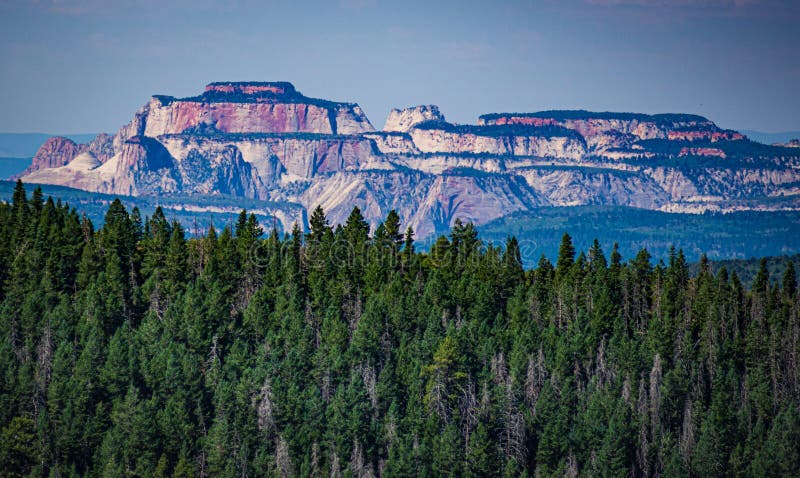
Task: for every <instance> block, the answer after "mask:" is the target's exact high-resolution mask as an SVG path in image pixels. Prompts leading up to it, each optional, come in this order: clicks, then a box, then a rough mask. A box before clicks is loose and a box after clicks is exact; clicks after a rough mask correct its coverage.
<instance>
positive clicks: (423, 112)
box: [383, 105, 445, 133]
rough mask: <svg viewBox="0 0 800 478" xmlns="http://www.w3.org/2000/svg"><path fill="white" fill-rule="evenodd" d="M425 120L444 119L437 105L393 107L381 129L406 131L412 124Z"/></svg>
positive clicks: (398, 131)
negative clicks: (400, 108)
mask: <svg viewBox="0 0 800 478" xmlns="http://www.w3.org/2000/svg"><path fill="white" fill-rule="evenodd" d="M426 121H445V119H444V115H443V114H442V113H441V112H440V111H439V107H438V106H436V105H419V106H413V107H411V108H405V109H402V110H399V109H397V108H395V109H393V110H392V111H390V112H389V117H388V118H386V124H385V125H384V126H383V130H384V131H389V132H397V133H407V132H408V131H409V130H410V129H411V128H413V127H414V126H416V125H418V124H420V123H425V122H426Z"/></svg>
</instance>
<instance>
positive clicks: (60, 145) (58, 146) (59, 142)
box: [21, 136, 81, 176]
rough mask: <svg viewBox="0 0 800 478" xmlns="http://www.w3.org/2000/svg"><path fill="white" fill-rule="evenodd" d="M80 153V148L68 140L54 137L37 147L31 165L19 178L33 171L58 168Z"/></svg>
mask: <svg viewBox="0 0 800 478" xmlns="http://www.w3.org/2000/svg"><path fill="white" fill-rule="evenodd" d="M80 152H81V147H80V146H79V145H77V144H76V143H75V141H72V140H71V139H69V138H63V137H61V136H55V137H52V138H50V139H48V140H47V141H45V142H44V144H43V145H42V146H41V147H39V150H38V151H36V155H35V156H34V157H33V160H31V165H30V166H28V167H27V169H25V171H23V172H22V174H21V176H25V175H28V174H30V173H32V172H34V171H39V170H40V169H47V168H58V167H61V166H64V165H65V164H67V163H69V162H70V161H72V159H73V158H75V156H77V155H78V154H79V153H80Z"/></svg>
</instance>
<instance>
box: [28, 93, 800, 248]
mask: <svg viewBox="0 0 800 478" xmlns="http://www.w3.org/2000/svg"><path fill="white" fill-rule="evenodd" d="M787 146H791V145H787ZM795 151H797V154H794V152H795ZM23 180H24V181H26V182H32V183H47V184H58V185H64V186H71V187H77V188H81V189H86V190H89V191H98V192H104V193H112V194H126V195H128V194H130V195H153V196H159V195H169V194H185V195H192V194H195V195H203V196H208V195H226V196H231V197H234V198H235V197H247V198H254V199H259V200H268V201H270V203H266V204H269V206H265V210H267V209H269V211H270V212H269V214H270V215H273V217H275V218H276V220H277V221H281V222H282V223H283V225H284V228H289V227H291V222H287V221H294V220H302V221H303V222H305V221H306V220H307V211H309V210H312V209H313V208H314V207H316V206H317V205H322V206H323V208H324V209H325V210H326V212H327V214H328V216H329V218H330V220H331V222H332V223H340V222H344V220H345V219H346V218H347V216H348V215H349V214H350V211H351V209H352V207H353V206H354V205H357V206H359V207H360V208H361V210H362V212H363V213H364V215H365V217H366V218H367V220H368V221H369V222H370V223H371V224H372V225H373V226H375V225H377V223H378V222H380V221H381V220H383V219H384V218H385V216H386V214H387V213H388V212H389V210H391V209H395V210H397V211H398V213H399V214H400V216H401V218H402V219H403V221H404V222H405V224H408V225H411V226H412V227H413V228H414V229H415V231H416V232H417V237H418V238H424V237H426V236H428V235H431V234H435V233H441V232H444V231H446V230H447V229H448V228H449V227H450V226H452V224H453V222H454V221H455V220H456V219H457V218H460V219H462V220H464V221H473V222H475V223H476V224H482V223H485V222H487V221H491V220H493V219H496V218H499V217H502V216H505V215H507V214H510V213H512V212H515V211H519V210H531V209H534V208H537V207H541V206H574V205H587V204H606V205H621V206H632V207H639V208H647V209H658V210H662V211H682V212H702V211H705V210H730V209H736V208H769V207H778V206H774V203H773V202H770V201H769V198H772V197H776V196H784V197H795V196H798V197H800V149H792V148H789V147H785V146H781V147H778V146H766V145H758V144H755V143H751V142H749V141H748V140H747V139H746V138H745V137H744V136H742V135H741V134H739V133H737V132H735V131H729V130H723V129H720V128H718V127H717V126H716V125H715V124H714V123H712V122H711V121H709V120H707V119H705V118H702V117H699V116H694V115H680V114H668V115H642V114H632V113H592V112H586V111H549V112H548V111H545V112H539V113H510V114H507V113H501V114H491V115H484V116H482V117H481V118H480V120H479V122H478V125H455V124H450V123H447V122H445V121H444V115H442V113H441V112H440V111H439V109H438V108H437V107H435V106H417V107H413V108H407V109H404V110H393V111H392V112H391V113H390V115H389V118H388V119H387V121H386V125H385V127H384V130H383V131H374V130H373V128H372V126H371V124H370V123H369V121H368V120H367V118H366V116H365V115H364V113H363V111H362V110H361V108H359V107H358V105H356V104H353V103H337V102H332V101H326V100H318V99H313V98H307V97H305V96H303V95H302V94H300V93H299V92H297V90H295V88H294V87H293V86H292V85H291V84H289V83H285V82H270V83H266V82H264V83H261V82H259V83H254V82H244V83H239V82H226V83H212V84H209V85H208V86H207V87H206V89H205V91H204V92H203V93H202V94H201V95H199V96H197V97H193V98H173V97H168V96H156V97H153V98H152V99H151V100H150V101H149V102H148V103H147V104H145V105H144V106H143V107H142V108H141V109H140V110H139V111H137V112H136V113H135V114H134V116H133V118H132V120H131V122H130V123H128V124H127V125H125V126H123V127H122V128H120V130H119V131H118V132H117V133H116V134H115V135H113V136H109V135H106V134H101V135H98V136H97V138H95V139H94V140H93V141H91V142H90V143H88V144H82V145H78V144H75V143H74V142H72V141H70V140H68V139H66V138H51V139H50V140H48V141H47V142H46V143H45V144H44V145H42V147H41V148H40V150H39V152H38V153H37V155H36V157H35V158H34V160H33V162H32V164H31V166H30V167H29V168H28V170H26V171H25V173H24V177H23ZM231 201H232V204H231V206H230V207H235V206H236V205H235V204H234V203H235V200H231ZM276 204H277V205H276ZM787 204H788V205H789V206H787ZM793 204H794V205H797V207H799V208H800V201H794V202H791V201H789V202H787V201H783V202H781V206H780V207H794V206H791V205H793ZM186 207H187V208H191V207H194V206H192V205H191V204H187V205H186ZM214 207H220V206H214ZM198 211H199V210H198Z"/></svg>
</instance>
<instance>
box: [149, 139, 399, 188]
mask: <svg viewBox="0 0 800 478" xmlns="http://www.w3.org/2000/svg"><path fill="white" fill-rule="evenodd" d="M161 142H162V143H163V144H164V146H165V147H166V148H167V150H168V151H169V152H170V154H171V155H172V156H173V157H174V158H176V159H177V160H178V161H183V160H184V158H186V157H187V156H188V154H189V153H190V152H191V151H192V150H197V151H207V152H210V153H212V154H213V152H214V151H215V148H217V147H218V145H231V146H234V147H236V149H237V150H238V151H239V152H240V153H241V155H242V158H243V160H244V161H245V162H247V163H249V164H251V165H252V166H253V168H254V170H255V171H256V172H257V174H258V175H259V177H260V180H261V181H262V182H263V183H264V184H269V183H274V182H276V181H278V180H280V179H281V178H282V177H283V175H287V176H288V177H287V178H286V179H287V180H291V179H293V178H296V179H311V178H313V177H315V176H317V175H320V174H327V173H333V172H337V171H345V170H355V169H360V168H362V167H367V166H372V167H375V168H379V165H380V164H385V165H386V167H390V166H388V163H386V162H385V159H384V158H383V157H382V156H381V155H380V154H379V152H378V151H377V150H376V146H375V144H374V142H372V141H371V140H369V139H368V138H363V137H359V136H353V137H349V136H325V135H253V136H248V135H229V136H226V135H219V136H216V137H213V138H204V137H196V136H191V135H180V136H165V137H162V138H161ZM276 160H277V161H278V163H279V164H280V166H278V164H276V163H275V161H276ZM380 169H385V168H380Z"/></svg>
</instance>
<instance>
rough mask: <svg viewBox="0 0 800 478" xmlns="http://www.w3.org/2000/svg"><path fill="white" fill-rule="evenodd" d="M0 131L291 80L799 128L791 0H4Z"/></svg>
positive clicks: (95, 122) (797, 14)
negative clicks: (152, 100) (207, 88)
mask: <svg viewBox="0 0 800 478" xmlns="http://www.w3.org/2000/svg"><path fill="white" fill-rule="evenodd" d="M0 62H2V63H0V65H2V75H0V108H2V114H0V131H10V132H27V131H43V132H53V133H55V132H59V133H75V132H96V131H114V130H116V129H117V128H118V127H119V126H120V125H122V124H124V123H126V122H127V121H128V120H129V119H130V117H131V116H132V114H133V112H134V111H135V110H136V109H138V108H139V107H140V106H141V105H142V104H144V103H145V102H146V101H147V99H148V98H149V97H150V95H152V94H158V93H160V94H169V95H175V96H187V95H194V94H196V93H197V92H199V91H201V90H202V88H203V86H204V85H205V84H206V83H208V82H211V81H223V80H262V81H267V80H286V81H291V82H292V83H294V85H295V86H296V87H297V88H298V90H300V91H301V92H303V93H305V94H306V95H308V96H315V97H322V98H327V99H333V100H340V101H355V102H358V103H360V104H361V105H362V107H363V108H364V110H365V111H366V112H367V115H368V116H369V118H370V120H371V121H372V123H373V124H374V125H375V126H376V127H378V128H380V127H382V126H383V122H384V120H385V118H386V114H387V113H388V111H389V109H391V108H392V107H395V106H399V107H401V106H409V105H415V104H420V103H434V104H438V105H439V106H440V107H441V109H442V111H443V112H444V114H445V115H446V116H447V117H448V119H450V120H451V121H456V122H474V121H475V120H476V118H477V116H478V115H480V114H483V113H488V112H495V111H536V110H542V109H553V108H584V109H591V110H612V111H637V112H650V113H655V112H690V113H699V114H702V115H705V116H708V117H710V118H711V119H713V120H715V121H717V122H718V123H719V124H720V125H722V126H725V127H731V128H737V129H759V130H763V131H781V130H792V129H794V130H800V96H798V90H799V89H800V88H798V86H799V85H800V1H798V0H764V1H759V0H699V1H692V0H674V1H668V0H660V1H658V0H561V1H558V0H543V1H527V2H523V1H517V2H514V1H508V2H503V1H487V0H483V1H479V2H477V1H476V2H473V1H465V0H462V1H435V0H427V1H423V2H416V1H392V2H382V1H379V0H341V1H340V0H329V1H325V2H302V1H289V2H278V1H246V0H245V1H237V2H226V3H224V4H222V3H217V2H211V1H207V0H185V1H176V2H168V1H160V0H123V1H113V0H83V1H70V0H57V1H56V0H39V1H14V0H10V1H9V0H0Z"/></svg>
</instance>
